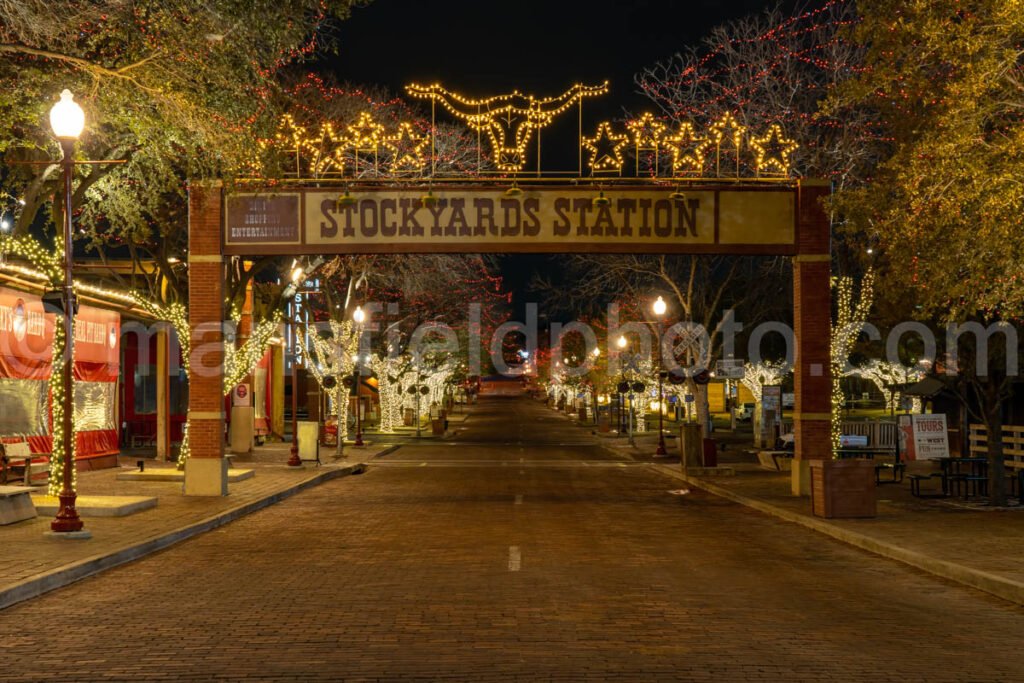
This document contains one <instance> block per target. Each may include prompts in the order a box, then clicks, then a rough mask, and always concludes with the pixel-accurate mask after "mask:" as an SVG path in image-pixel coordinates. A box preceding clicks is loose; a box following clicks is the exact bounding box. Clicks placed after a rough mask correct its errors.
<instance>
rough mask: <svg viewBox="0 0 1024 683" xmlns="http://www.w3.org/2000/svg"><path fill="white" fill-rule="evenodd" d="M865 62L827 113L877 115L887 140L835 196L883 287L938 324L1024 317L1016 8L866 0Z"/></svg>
mask: <svg viewBox="0 0 1024 683" xmlns="http://www.w3.org/2000/svg"><path fill="white" fill-rule="evenodd" d="M858 7H859V9H860V11H861V13H862V15H863V21H862V23H861V24H860V25H859V26H858V27H857V29H856V32H855V33H854V34H853V36H854V38H855V39H856V40H858V41H860V42H862V43H864V44H867V45H870V48H869V50H868V52H867V58H866V65H865V66H866V68H865V69H863V70H862V71H861V73H860V74H859V76H858V77H857V78H856V79H854V80H851V81H849V82H847V83H846V84H844V85H843V86H842V87H840V88H838V89H837V90H836V92H835V95H834V97H833V98H832V101H831V102H830V105H829V107H828V109H827V111H830V112H831V111H836V110H839V109H843V108H847V109H848V108H850V107H860V108H864V109H871V110H875V111H878V112H879V113H880V114H881V119H882V121H883V122H884V126H885V130H884V133H885V135H886V137H887V138H888V140H889V141H890V143H889V149H888V153H887V156H886V158H884V160H883V161H882V162H881V163H880V164H879V166H878V168H877V169H876V171H875V173H874V174H873V177H872V178H871V182H870V183H869V184H867V185H865V186H863V187H860V188H856V189H850V190H845V191H842V192H840V193H839V194H838V195H837V196H836V201H835V207H836V208H837V210H838V212H839V214H840V215H841V216H843V217H844V218H845V220H846V224H847V228H848V229H849V231H851V232H856V233H859V234H862V235H864V236H865V238H866V239H868V240H870V241H872V242H873V243H875V245H876V249H875V250H876V251H877V252H878V253H879V254H880V259H881V261H882V262H883V264H884V265H885V267H886V268H885V284H886V286H885V288H884V290H885V291H888V292H891V293H898V296H900V297H902V298H904V299H906V298H908V297H907V295H908V294H909V298H911V299H912V300H913V302H914V303H915V304H917V305H918V306H919V309H918V314H919V315H925V316H932V315H934V316H936V317H939V318H943V319H953V320H962V319H964V318H967V317H972V316H980V317H983V318H989V319H993V318H1002V319H1010V318H1018V317H1020V316H1021V314H1022V313H1024V296H1022V288H1021V285H1022V275H1024V272H1022V266H1021V264H1022V263H1024V246H1022V244H1021V241H1020V239H1019V226H1020V216H1021V213H1022V211H1024V185H1022V183H1021V180H1020V179H1021V177H1024V118H1022V116H1021V100H1022V96H1024V77H1022V73H1021V54H1022V52H1021V44H1022V40H1024V3H1022V2H1021V1H1020V0H976V1H975V2H971V3H963V2H958V1H957V0H931V1H929V2H917V1H913V2H912V1H908V0H864V1H863V2H859V3H858Z"/></svg>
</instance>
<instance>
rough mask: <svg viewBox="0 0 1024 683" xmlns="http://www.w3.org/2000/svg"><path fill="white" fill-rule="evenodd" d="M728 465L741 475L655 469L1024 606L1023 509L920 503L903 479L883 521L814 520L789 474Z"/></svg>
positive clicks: (882, 503) (887, 490)
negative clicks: (793, 490) (794, 491)
mask: <svg viewBox="0 0 1024 683" xmlns="http://www.w3.org/2000/svg"><path fill="white" fill-rule="evenodd" d="M750 457H752V456H750ZM727 464H728V465H729V466H730V467H732V468H734V469H735V471H736V476H733V477H713V478H712V477H698V476H693V475H689V476H687V475H685V474H683V473H682V471H681V470H680V467H679V465H674V466H673V465H654V468H655V469H656V470H658V471H660V472H663V473H664V474H668V475H670V476H672V477H673V478H676V479H680V480H684V481H687V482H688V483H690V484H692V485H694V486H697V487H699V488H702V489H704V490H706V491H709V492H711V493H715V494H717V495H720V496H722V497H724V498H728V499H730V500H733V501H735V502H738V503H741V504H743V505H746V506H748V507H751V508H754V509H757V510H760V511H761V512H764V513H766V514H769V515H772V516H774V517H778V518H781V519H785V520H787V521H790V522H794V523H796V524H800V525H802V526H805V527H807V528H810V529H814V530H815V531H818V532H821V533H824V534H826V535H828V536H831V537H833V538H835V539H838V540H840V541H843V542H845V543H849V544H850V545H854V546H856V547H858V548H862V549H864V550H867V551H869V552H872V553H876V554H878V555H882V556H884V557H888V558H890V559H893V560H897V561H899V562H903V563H905V564H908V565H911V566H913V567H916V568H918V569H920V570H922V571H926V572H928V573H930V574H934V575H936V576H941V577H943V578H946V579H949V580H952V581H956V582H958V583H962V584H964V585H967V586H970V587H972V588H976V589H978V590H982V591H985V592H986V593H991V594H992V595H996V596H998V597H1000V598H1003V599H1005V600H1009V601H1011V602H1015V603H1017V604H1021V605H1024V507H1020V506H1018V507H1016V508H1010V509H1003V510H993V509H986V508H985V507H983V506H982V505H980V504H979V503H978V502H976V501H974V502H971V501H968V502H965V501H964V500H963V499H954V498H943V499H921V498H915V497H913V496H911V495H910V483H909V480H904V482H903V483H890V484H882V485H880V486H879V487H878V516H877V517H875V518H873V519H822V518H819V517H815V516H814V515H813V514H812V513H811V502H810V499H809V498H798V497H794V496H792V495H791V494H790V493H789V491H790V479H789V473H788V472H774V471H770V470H766V469H763V468H761V467H760V466H758V465H757V464H754V463H750V462H729V463H727Z"/></svg>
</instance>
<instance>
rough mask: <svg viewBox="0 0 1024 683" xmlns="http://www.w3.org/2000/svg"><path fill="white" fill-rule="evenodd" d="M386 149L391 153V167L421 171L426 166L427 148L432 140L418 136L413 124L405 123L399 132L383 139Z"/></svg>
mask: <svg viewBox="0 0 1024 683" xmlns="http://www.w3.org/2000/svg"><path fill="white" fill-rule="evenodd" d="M383 143H384V148H385V149H386V150H388V151H389V152H391V155H392V161H391V167H392V168H394V169H397V170H419V169H421V168H423V167H424V166H425V165H426V162H427V159H426V154H425V151H426V148H427V146H428V145H430V138H429V137H428V136H426V135H417V134H416V132H415V130H413V127H412V124H411V123H409V122H408V121H403V122H402V123H400V124H398V132H397V133H395V134H394V135H389V136H387V137H385V138H384V139H383Z"/></svg>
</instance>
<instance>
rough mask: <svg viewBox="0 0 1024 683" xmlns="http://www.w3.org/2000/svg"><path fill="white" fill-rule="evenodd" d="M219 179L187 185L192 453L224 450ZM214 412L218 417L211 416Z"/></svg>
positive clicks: (200, 454) (217, 454)
mask: <svg viewBox="0 0 1024 683" xmlns="http://www.w3.org/2000/svg"><path fill="white" fill-rule="evenodd" d="M221 211H222V189H221V185H220V183H193V184H191V185H190V186H189V191H188V243H189V253H188V255H189V278H188V296H189V308H188V322H189V327H190V328H191V329H192V360H191V366H192V374H191V377H190V378H189V395H188V409H189V413H190V417H189V444H190V446H191V450H192V457H194V458H220V457H223V455H224V417H223V412H224V393H223V386H224V368H223V363H224V352H223V349H222V347H221V346H220V344H221V342H222V341H223V333H222V331H221V327H220V326H221V324H222V323H223V321H224V312H223V311H224V296H223V286H224V263H223V258H222V257H221V223H222V221H221ZM212 414H216V415H218V416H219V417H214V416H213V415H212Z"/></svg>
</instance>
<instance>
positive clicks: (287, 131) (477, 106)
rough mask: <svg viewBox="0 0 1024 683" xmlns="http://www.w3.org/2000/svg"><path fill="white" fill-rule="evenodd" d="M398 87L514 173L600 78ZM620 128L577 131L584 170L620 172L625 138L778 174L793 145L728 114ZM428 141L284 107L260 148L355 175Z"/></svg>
mask: <svg viewBox="0 0 1024 683" xmlns="http://www.w3.org/2000/svg"><path fill="white" fill-rule="evenodd" d="M406 90H407V92H408V93H409V94H410V95H411V96H413V97H418V98H423V99H429V100H431V101H432V102H439V103H441V105H442V106H443V108H444V109H445V110H447V111H448V112H449V113H451V114H452V115H454V116H456V117H457V118H459V119H460V120H462V121H463V122H464V123H465V124H466V125H467V126H468V127H469V128H471V129H472V130H475V131H477V132H478V133H480V134H486V136H487V138H488V141H489V143H490V145H491V148H492V150H493V158H494V164H495V167H496V168H497V169H498V170H499V171H501V172H503V173H518V172H520V171H522V170H523V169H524V167H525V165H526V152H527V148H528V146H529V145H530V143H531V142H532V140H533V137H534V133H535V132H539V131H540V130H541V129H543V128H545V127H546V126H548V125H550V124H551V123H552V122H553V120H554V118H555V117H556V116H558V115H559V114H561V113H563V112H565V111H566V110H568V109H569V107H571V106H573V105H574V104H578V103H579V102H581V101H582V100H583V99H584V98H585V97H592V96H596V95H601V94H604V93H606V92H607V83H605V84H602V85H599V86H584V85H577V86H574V87H573V88H570V89H569V90H568V91H566V92H565V93H563V94H562V95H559V96H557V97H550V98H537V97H534V96H532V95H523V94H522V93H520V92H518V91H515V92H512V93H509V94H506V95H498V96H495V97H489V98H484V99H470V98H466V97H463V96H461V95H458V94H456V93H453V92H450V91H448V90H446V89H445V88H443V87H442V86H440V85H436V84H435V85H430V86H420V85H415V84H414V85H410V86H408V87H407V88H406ZM625 128H626V133H619V132H617V131H616V130H615V129H614V127H613V126H612V124H611V123H610V122H607V121H605V122H602V123H600V124H599V125H598V127H597V129H596V134H595V135H594V136H593V137H585V136H581V137H580V141H579V142H580V149H581V150H582V151H586V152H587V153H588V154H589V167H590V170H591V172H592V173H620V174H621V173H622V169H623V167H624V165H625V158H624V151H625V149H626V148H627V146H629V145H630V144H632V147H633V148H634V149H635V151H636V153H637V156H638V157H639V152H640V151H641V150H654V152H655V154H656V155H657V153H658V152H659V151H660V150H662V149H663V148H667V149H668V150H669V151H670V152H671V154H672V175H673V176H674V177H700V176H702V175H703V173H704V170H705V161H706V159H707V155H708V153H709V152H710V151H711V150H712V148H714V149H715V150H716V168H715V174H716V175H717V176H718V177H721V175H722V172H721V152H722V150H723V148H724V149H726V150H727V151H731V152H733V153H734V154H735V156H736V168H735V172H734V175H735V176H736V177H739V175H740V174H741V172H742V171H743V170H744V169H745V168H747V166H744V165H742V164H741V152H743V151H744V150H745V149H749V150H751V152H752V155H753V158H751V159H750V160H749V164H748V166H749V167H750V168H752V169H753V171H754V174H755V175H756V176H757V177H762V176H764V177H766V178H776V177H777V178H780V179H784V178H786V177H788V176H789V174H790V171H791V155H792V153H793V152H794V151H795V150H796V149H798V148H799V145H797V143H796V142H794V141H793V140H790V139H788V138H786V137H785V136H784V133H783V131H782V127H781V126H780V125H778V124H772V125H771V126H769V128H768V130H767V131H766V132H765V134H764V135H762V136H760V137H758V136H755V135H753V134H748V129H747V128H746V127H745V126H743V125H741V124H740V123H739V121H738V120H737V118H736V116H734V115H733V114H731V113H726V114H724V115H723V116H721V117H720V118H719V119H718V120H716V121H714V122H713V123H711V125H710V126H708V128H707V133H706V134H703V135H702V134H698V132H697V130H696V129H695V127H694V125H693V124H692V123H691V122H689V121H683V122H682V123H680V124H678V126H677V127H676V130H675V131H672V130H670V129H669V127H668V126H667V125H666V124H665V123H663V122H661V121H660V120H658V119H657V118H656V117H655V116H654V115H653V114H652V113H650V112H644V113H643V114H641V115H640V116H639V117H638V118H636V119H633V120H630V121H627V122H626V123H625ZM745 140H746V141H747V144H746V145H745V144H744V141H745ZM433 143H434V141H433V140H432V139H431V137H430V135H429V134H419V133H417V132H416V127H415V126H414V125H413V123H411V122H409V121H400V122H399V123H398V124H397V126H396V128H395V129H394V130H393V132H390V133H389V132H388V131H387V129H386V128H385V126H384V125H383V124H381V123H379V122H377V121H376V120H375V119H374V118H373V115H372V114H371V113H370V112H369V111H363V112H361V113H360V114H359V115H358V116H357V117H356V118H355V120H354V121H352V122H350V123H343V122H337V123H336V122H330V121H328V122H325V123H323V124H321V125H320V127H319V129H318V130H317V131H316V133H315V134H314V133H312V132H311V131H309V130H308V129H307V128H306V127H305V126H302V125H300V124H298V123H297V122H296V121H295V118H294V117H293V116H292V115H291V114H285V115H284V116H282V118H281V120H280V122H279V125H278V129H277V131H276V132H275V133H274V135H273V137H272V138H271V139H270V140H268V141H264V142H262V143H261V145H262V146H263V147H264V148H266V147H269V146H271V145H273V146H276V147H278V148H279V149H280V150H281V151H283V152H286V153H288V154H292V155H294V156H295V171H294V173H295V175H297V176H301V175H302V171H303V164H304V161H303V159H304V157H306V161H305V163H306V164H308V170H309V171H310V172H311V173H312V175H313V176H314V177H320V176H324V175H341V176H346V175H351V176H358V175H359V174H360V172H361V171H360V168H359V163H358V162H359V152H369V153H372V154H373V172H374V173H379V168H378V158H377V157H378V154H379V153H380V152H381V151H384V152H386V153H387V154H386V155H385V157H384V162H383V164H384V165H386V166H387V168H388V170H389V172H390V173H392V174H400V173H408V172H422V171H424V170H425V169H426V168H427V167H428V166H429V163H428V162H429V155H430V154H433V153H434V152H433V146H434V145H433ZM382 148H383V150H382ZM353 153H354V157H353ZM638 168H639V167H638ZM655 170H656V167H655ZM638 172H639V171H638Z"/></svg>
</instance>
